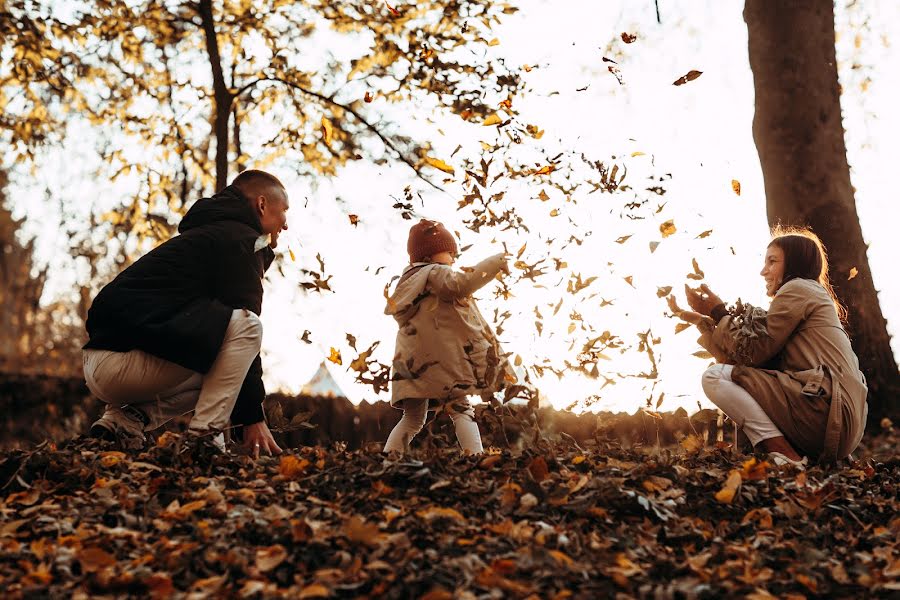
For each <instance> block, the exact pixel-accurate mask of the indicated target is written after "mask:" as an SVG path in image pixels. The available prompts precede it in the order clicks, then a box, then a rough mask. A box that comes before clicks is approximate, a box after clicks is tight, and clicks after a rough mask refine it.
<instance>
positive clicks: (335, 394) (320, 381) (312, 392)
mask: <svg viewBox="0 0 900 600" xmlns="http://www.w3.org/2000/svg"><path fill="white" fill-rule="evenodd" d="M300 394H301V395H304V396H323V397H325V398H346V397H347V394H345V393H344V391H343V390H342V389H341V386H339V385H338V384H337V381H335V380H334V377H333V376H332V375H331V371H330V370H329V369H328V365H326V364H325V361H324V360H323V361H322V363H321V364H320V365H319V368H318V369H317V370H316V372H315V373H314V374H313V376H312V378H310V380H309V381H307V382H306V384H305V385H304V386H303V387H302V388H301V389H300Z"/></svg>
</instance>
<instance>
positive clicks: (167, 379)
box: [83, 309, 262, 431]
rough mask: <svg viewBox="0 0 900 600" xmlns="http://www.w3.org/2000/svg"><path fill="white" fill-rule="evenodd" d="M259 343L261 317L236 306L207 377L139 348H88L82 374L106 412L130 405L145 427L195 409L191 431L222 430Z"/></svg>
mask: <svg viewBox="0 0 900 600" xmlns="http://www.w3.org/2000/svg"><path fill="white" fill-rule="evenodd" d="M261 345H262V322H261V321H260V320H259V317H257V316H256V315H255V314H253V313H252V312H250V311H249V310H244V309H238V310H235V311H234V312H232V313H231V320H230V321H229V322H228V328H227V329H226V330H225V339H224V340H223V341H222V347H221V348H220V349H219V354H218V355H217V356H216V360H215V361H214V362H213V364H212V367H211V368H210V369H209V372H207V373H206V374H205V375H203V374H200V373H197V372H195V371H191V370H190V369H186V368H184V367H182V366H180V365H176V364H175V363H172V362H169V361H167V360H163V359H161V358H158V357H156V356H153V355H151V354H147V353H146V352H142V351H141V350H131V351H130V352H111V351H109V350H85V351H84V357H83V360H84V378H85V381H86V382H87V386H88V389H89V390H91V392H92V393H93V394H94V395H95V396H97V398H99V399H100V400H102V401H103V402H105V403H106V405H107V406H106V409H105V410H106V411H112V412H115V411H117V410H120V407H122V406H123V405H126V404H127V405H130V406H133V407H134V408H137V409H139V410H140V411H141V412H143V413H144V414H145V415H147V418H148V419H149V422H148V423H147V425H146V426H145V427H144V429H145V430H148V431H149V430H152V429H156V428H157V427H160V426H162V425H163V424H165V423H166V422H168V421H169V420H171V419H173V418H175V417H178V416H181V415H183V414H186V413H188V412H190V411H192V410H193V411H194V416H193V417H192V418H191V423H190V429H192V430H194V431H213V430H215V431H222V430H224V429H225V428H226V427H227V426H228V423H229V420H230V418H231V411H232V409H233V408H234V403H235V402H236V401H237V397H238V393H240V391H241V386H242V385H243V383H244V378H245V377H246V376H247V371H249V370H250V365H251V363H252V362H253V360H254V359H255V358H256V355H257V354H259V349H260V346H261Z"/></svg>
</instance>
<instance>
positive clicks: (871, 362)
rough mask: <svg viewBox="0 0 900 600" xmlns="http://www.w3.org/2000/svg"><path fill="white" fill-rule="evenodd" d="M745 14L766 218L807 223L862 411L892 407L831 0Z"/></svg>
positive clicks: (889, 356) (756, 2)
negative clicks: (863, 394)
mask: <svg viewBox="0 0 900 600" xmlns="http://www.w3.org/2000/svg"><path fill="white" fill-rule="evenodd" d="M744 21H745V22H746V23H747V32H748V45H749V55H750V67H751V69H752V71H753V84H754V89H755V93H756V101H755V108H756V110H755V114H754V118H753V139H754V141H755V142H756V148H757V151H758V153H759V159H760V163H761V165H762V172H763V179H764V182H765V191H766V212H767V215H768V220H769V224H770V225H772V226H775V225H778V224H781V225H788V226H800V227H807V226H808V227H810V228H811V229H812V230H813V231H814V232H815V233H816V234H817V235H818V236H819V237H820V238H821V239H822V242H823V243H824V244H825V247H826V249H827V250H828V255H829V261H828V262H829V267H830V272H831V281H832V285H833V286H834V290H835V292H836V294H837V296H838V298H839V300H840V301H841V303H842V304H843V305H844V306H845V307H846V308H847V311H848V313H849V316H848V324H847V329H848V333H850V336H851V339H852V342H853V348H854V350H855V351H856V354H857V356H859V360H860V367H861V368H862V371H863V373H865V375H866V378H867V379H868V384H869V403H870V404H869V408H870V414H872V415H876V416H878V415H885V414H896V413H897V412H898V391H900V373H898V370H897V363H896V361H895V360H894V355H893V352H892V350H891V345H890V336H889V335H888V332H887V327H886V321H885V319H884V316H883V314H882V311H881V306H880V304H879V302H878V293H877V291H876V290H875V285H874V282H873V280H872V273H871V271H870V269H869V262H868V258H867V256H866V248H867V245H866V243H865V241H864V239H863V235H862V229H861V228H860V224H859V217H858V215H857V212H856V201H855V199H854V196H853V193H854V188H853V186H852V184H851V182H850V167H849V164H848V162H847V149H846V146H845V143H844V127H843V122H842V119H841V104H840V97H841V89H840V84H839V82H838V73H837V63H836V57H835V46H834V42H835V30H834V7H833V4H832V0H791V1H790V2H772V1H770V0H745V3H744ZM851 269H855V270H856V271H855V273H856V275H855V276H853V277H852V278H851Z"/></svg>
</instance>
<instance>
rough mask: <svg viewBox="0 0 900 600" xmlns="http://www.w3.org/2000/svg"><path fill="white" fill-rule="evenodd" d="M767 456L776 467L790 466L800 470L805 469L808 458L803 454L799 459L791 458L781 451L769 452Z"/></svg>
mask: <svg viewBox="0 0 900 600" xmlns="http://www.w3.org/2000/svg"><path fill="white" fill-rule="evenodd" d="M769 458H770V459H771V460H772V462H773V463H775V465H776V466H778V467H786V466H792V467H796V468H798V469H800V470H801V471H803V470H805V469H806V465H807V463H809V460H808V459H807V457H805V456H804V457H803V458H801V459H800V460H792V459H790V458H788V457H787V456H785V455H784V454H782V453H781V452H769Z"/></svg>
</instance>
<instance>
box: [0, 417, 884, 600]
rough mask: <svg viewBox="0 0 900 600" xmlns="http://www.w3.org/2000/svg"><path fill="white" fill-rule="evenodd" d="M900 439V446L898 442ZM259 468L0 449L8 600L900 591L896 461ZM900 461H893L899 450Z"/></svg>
mask: <svg viewBox="0 0 900 600" xmlns="http://www.w3.org/2000/svg"><path fill="white" fill-rule="evenodd" d="M893 439H894V440H895V441H894V442H893V443H894V444H896V437H894V438H893ZM582 446H584V444H582V445H581V446H579V445H577V444H574V443H573V442H568V443H563V442H560V443H550V442H548V441H547V440H544V439H542V440H535V447H533V448H524V449H519V450H517V451H515V452H513V451H510V450H502V451H501V450H496V449H490V450H489V451H488V453H486V454H485V455H482V456H475V457H472V456H461V455H460V454H459V453H458V452H457V451H455V450H436V449H429V450H421V451H417V453H416V454H414V455H413V456H409V457H404V458H397V457H393V458H392V459H391V460H387V461H386V460H385V459H384V457H383V456H382V455H381V454H378V453H376V452H362V451H356V452H345V451H341V450H339V449H332V450H326V449H323V448H321V447H314V448H300V449H296V450H291V451H289V452H288V453H287V454H285V455H283V456H282V457H277V458H263V459H260V460H259V461H258V462H253V461H252V460H250V459H249V458H248V457H245V456H223V455H217V454H211V453H210V451H209V450H208V449H206V450H204V448H203V447H202V446H201V447H199V448H186V447H185V446H184V445H183V444H181V443H179V439H178V438H177V436H175V437H172V436H171V434H169V438H167V439H166V441H165V443H161V444H156V445H154V446H153V447H151V448H150V449H149V450H147V451H144V452H134V451H132V452H121V451H118V450H113V449H111V448H109V447H108V446H106V445H101V444H100V443H98V442H94V441H88V440H76V441H74V442H71V443H69V444H68V445H63V446H61V447H60V448H58V449H57V448H56V447H54V446H45V447H43V448H39V449H37V450H35V451H31V452H24V451H21V450H15V451H7V452H4V453H2V454H0V485H2V486H5V488H4V490H3V494H2V498H0V517H2V518H0V587H2V588H3V589H4V595H5V597H9V598H16V597H19V598H22V597H34V596H41V597H43V596H49V597H58V596H69V595H73V594H74V595H81V596H97V595H107V596H110V597H112V596H126V595H127V596H132V595H134V596H142V597H154V598H163V597H172V596H175V597H178V596H188V595H190V597H193V598H206V597H245V598H261V597H266V598H268V597H293V598H338V597H360V596H366V597H375V596H378V597H384V598H408V597H427V598H453V597H511V598H525V597H529V596H531V597H541V598H566V597H584V598H588V597H598V598H600V597H613V596H616V595H617V594H624V595H626V596H635V597H673V596H675V597H751V596H752V597H758V598H762V597H773V596H774V597H782V598H784V597H801V596H803V597H810V596H821V597H863V596H872V595H883V596H887V595H890V594H894V593H898V592H900V545H898V542H897V540H898V539H900V537H898V536H900V517H898V516H897V515H898V501H897V489H898V482H900V461H898V459H897V458H896V456H895V455H894V456H893V458H888V459H887V460H886V461H885V462H881V463H875V462H873V461H869V462H866V463H858V464H856V465H854V466H853V467H852V468H847V467H844V468H835V467H829V468H825V467H812V468H810V469H809V470H808V471H806V472H799V471H796V470H793V469H788V470H779V469H778V468H777V467H774V466H773V465H771V464H769V463H767V462H766V461H765V460H763V459H761V458H757V457H747V456H738V455H733V454H731V452H730V450H728V449H727V448H723V447H722V446H719V447H708V446H706V445H705V444H704V441H703V439H701V438H700V437H698V436H697V435H691V436H688V437H686V438H684V439H683V440H682V442H681V443H680V445H679V446H676V447H673V448H650V449H644V450H642V451H641V450H640V449H623V448H622V447H621V446H619V444H617V443H613V442H608V441H601V440H599V439H598V440H596V441H594V443H592V444H590V445H587V446H586V447H582ZM894 448H896V445H895V446H894Z"/></svg>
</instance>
